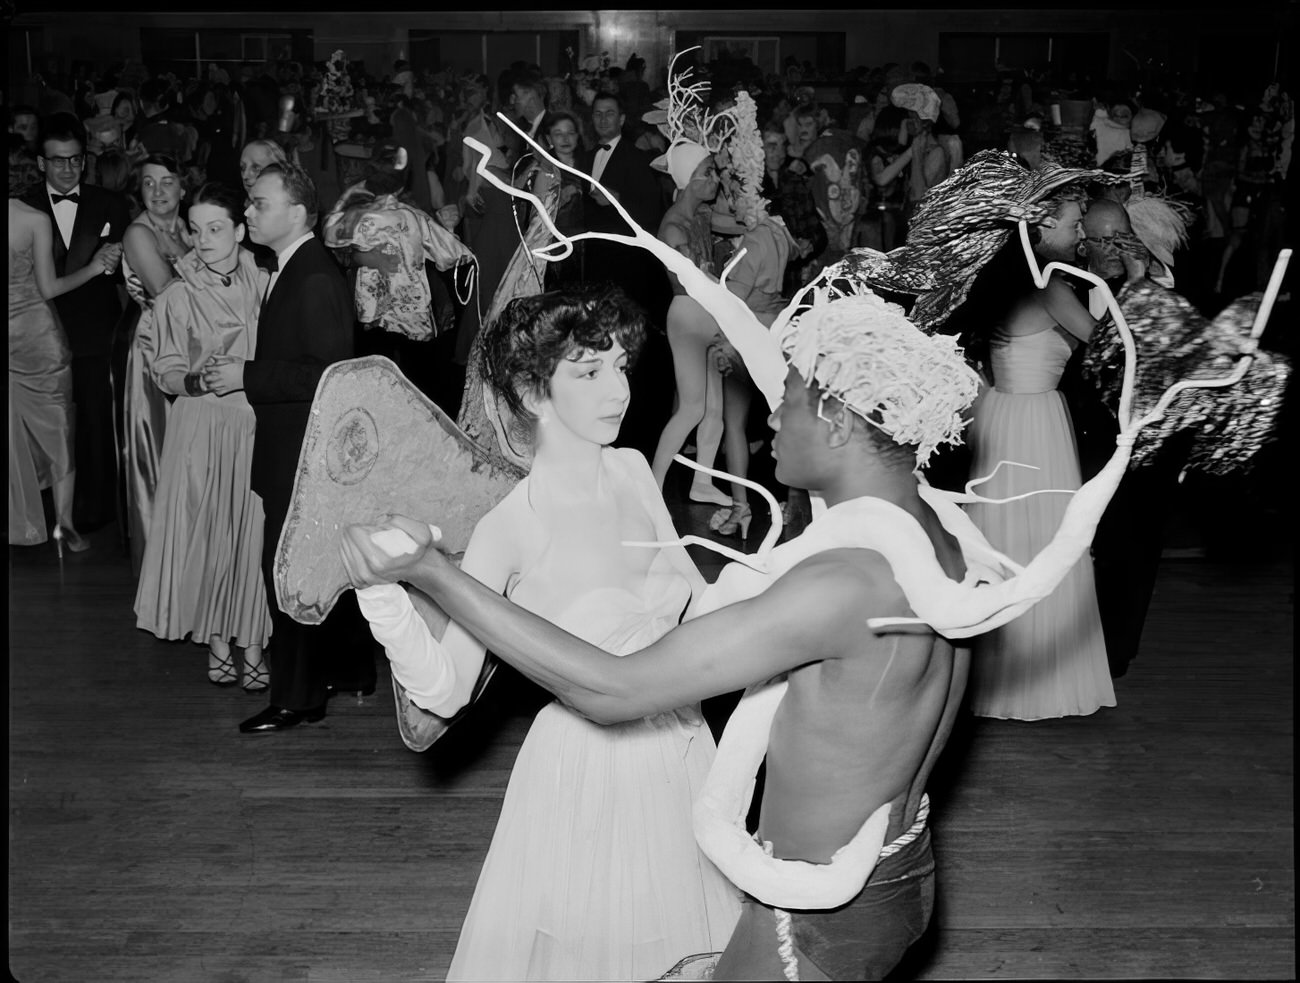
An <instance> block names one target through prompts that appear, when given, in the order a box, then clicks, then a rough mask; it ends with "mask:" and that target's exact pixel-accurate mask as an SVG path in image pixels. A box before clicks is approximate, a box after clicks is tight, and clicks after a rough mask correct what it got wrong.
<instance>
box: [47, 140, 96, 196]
mask: <svg viewBox="0 0 1300 983" xmlns="http://www.w3.org/2000/svg"><path fill="white" fill-rule="evenodd" d="M36 164H37V166H38V167H39V168H40V169H41V173H42V174H44V175H45V180H46V181H47V182H49V185H50V187H51V188H53V189H54V190H55V191H57V192H58V193H59V194H62V195H66V194H67V193H68V192H69V191H71V190H72V189H73V188H75V187H76V186H77V185H78V184H80V183H81V172H82V170H83V169H84V168H85V165H86V155H85V148H84V147H82V145H81V143H80V142H79V141H77V140H46V141H45V143H44V144H42V145H41V154H40V156H39V157H37V158H36Z"/></svg>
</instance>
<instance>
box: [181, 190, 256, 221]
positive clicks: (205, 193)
mask: <svg viewBox="0 0 1300 983" xmlns="http://www.w3.org/2000/svg"><path fill="white" fill-rule="evenodd" d="M195 205H216V206H217V207H218V208H224V209H225V210H226V214H227V215H229V216H230V220H231V221H232V222H234V223H235V225H243V224H244V192H243V191H242V190H240V191H236V190H235V189H234V188H232V187H230V185H228V184H225V183H223V182H221V181H209V182H208V183H207V184H205V185H204V186H203V187H201V188H199V190H198V191H196V192H195V193H194V199H193V200H192V201H191V202H190V207H191V208H193V207H194V206H195Z"/></svg>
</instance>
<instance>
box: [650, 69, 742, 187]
mask: <svg viewBox="0 0 1300 983" xmlns="http://www.w3.org/2000/svg"><path fill="white" fill-rule="evenodd" d="M695 50H697V49H696V48H687V49H686V50H685V51H679V52H678V53H677V55H676V56H675V57H674V58H673V64H672V65H670V66H669V68H668V96H667V97H666V98H664V99H660V100H659V101H658V102H657V103H655V108H654V109H652V110H650V111H649V112H648V113H645V114H644V115H643V116H642V117H641V119H642V120H644V121H645V122H647V123H649V124H651V125H652V126H657V127H658V128H659V132H660V133H662V134H663V135H664V137H665V138H667V140H668V149H667V150H666V151H665V152H664V153H662V154H660V155H659V156H658V157H656V158H655V159H654V160H652V161H651V162H650V166H651V167H653V168H654V169H655V170H657V171H662V172H664V173H665V174H668V175H670V176H671V177H672V179H673V184H674V185H676V186H677V189H678V190H679V191H680V190H681V189H682V188H685V187H686V185H688V184H690V181H691V175H692V174H694V173H695V169H696V168H697V167H699V166H700V162H701V161H703V160H704V159H705V158H707V157H709V156H710V155H711V154H715V153H717V152H718V151H719V150H721V149H722V147H723V146H724V145H725V144H726V141H727V137H728V135H729V134H730V131H731V129H732V127H733V126H734V122H733V120H732V119H731V118H730V117H729V116H726V115H725V114H723V115H717V116H715V115H713V114H712V113H710V112H709V111H708V108H707V107H706V105H705V102H704V96H705V94H706V93H707V92H708V91H709V83H708V82H707V81H705V80H703V79H701V80H700V81H697V82H691V81H690V80H691V76H692V75H693V74H694V70H693V69H690V68H688V69H686V70H685V71H682V72H679V73H677V74H674V73H673V66H674V65H676V64H677V59H678V58H680V57H681V56H682V55H684V54H687V53H689V52H691V51H695Z"/></svg>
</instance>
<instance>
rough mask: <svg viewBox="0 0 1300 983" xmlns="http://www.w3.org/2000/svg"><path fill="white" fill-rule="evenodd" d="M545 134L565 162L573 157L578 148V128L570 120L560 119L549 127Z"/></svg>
mask: <svg viewBox="0 0 1300 983" xmlns="http://www.w3.org/2000/svg"><path fill="white" fill-rule="evenodd" d="M547 136H548V137H549V138H550V141H551V146H552V147H553V148H555V152H556V153H557V154H559V155H560V157H562V158H563V159H564V160H565V161H566V162H567V161H569V160H571V159H572V158H573V155H574V154H575V153H576V152H577V149H578V128H577V127H576V126H574V125H573V121H572V120H568V119H562V120H560V121H559V122H557V123H556V124H555V125H554V126H552V127H551V129H550V130H549V132H548V133H547Z"/></svg>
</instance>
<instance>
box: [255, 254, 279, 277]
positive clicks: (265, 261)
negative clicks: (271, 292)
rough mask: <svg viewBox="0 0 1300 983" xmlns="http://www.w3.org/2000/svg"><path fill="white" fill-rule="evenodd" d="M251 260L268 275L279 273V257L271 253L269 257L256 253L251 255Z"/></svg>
mask: <svg viewBox="0 0 1300 983" xmlns="http://www.w3.org/2000/svg"><path fill="white" fill-rule="evenodd" d="M253 259H254V261H255V262H256V263H257V265H258V266H260V267H261V268H262V269H264V270H266V272H268V273H277V272H279V269H280V257H279V256H277V255H276V254H275V253H271V255H270V256H268V255H266V253H263V252H256V253H254V254H253Z"/></svg>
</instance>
